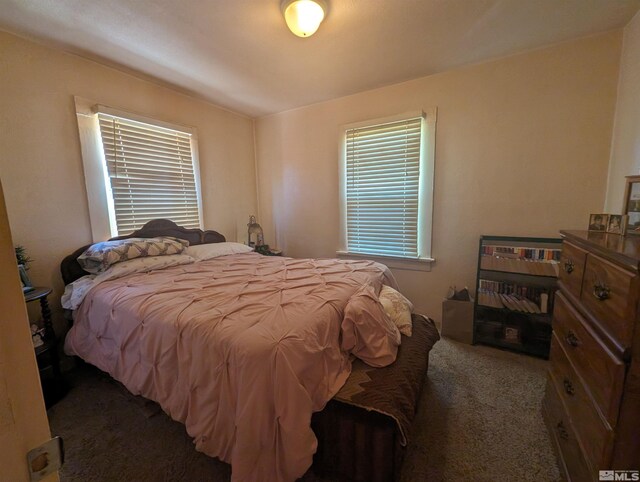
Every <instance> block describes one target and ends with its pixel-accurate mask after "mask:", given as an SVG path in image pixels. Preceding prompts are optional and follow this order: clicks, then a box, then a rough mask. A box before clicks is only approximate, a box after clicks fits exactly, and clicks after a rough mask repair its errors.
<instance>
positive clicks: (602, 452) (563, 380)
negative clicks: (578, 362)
mask: <svg viewBox="0 0 640 482" xmlns="http://www.w3.org/2000/svg"><path fill="white" fill-rule="evenodd" d="M549 358H550V360H551V367H550V375H551V379H552V381H553V383H554V385H555V387H556V390H557V391H558V393H559V394H560V398H561V400H562V402H563V405H564V406H565V407H566V409H567V412H568V413H569V414H570V418H571V424H572V426H573V430H574V432H575V434H576V436H577V438H578V440H579V442H580V445H581V446H582V449H583V450H584V456H585V459H586V460H588V461H589V462H590V465H591V466H592V467H593V468H594V469H604V468H607V467H608V465H609V462H610V459H611V450H612V448H613V432H612V430H611V428H610V427H609V426H608V424H606V423H605V422H603V420H602V419H601V418H600V415H599V414H598V411H597V410H596V407H595V405H594V402H593V400H592V399H591V397H590V396H589V394H588V393H587V391H586V390H585V387H584V385H583V384H582V380H581V379H580V377H578V375H577V374H576V372H575V371H574V369H573V367H572V366H571V363H570V362H569V359H568V358H567V356H566V354H565V353H564V349H563V348H562V347H561V346H560V342H559V341H558V338H557V337H556V336H555V334H554V336H553V338H552V340H551V355H550V357H549Z"/></svg>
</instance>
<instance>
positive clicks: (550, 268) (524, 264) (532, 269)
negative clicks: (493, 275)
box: [480, 254, 560, 277]
mask: <svg viewBox="0 0 640 482" xmlns="http://www.w3.org/2000/svg"><path fill="white" fill-rule="evenodd" d="M480 269H484V270H488V271H505V272H507V273H524V274H532V275H536V276H555V277H557V276H558V275H559V274H560V265H559V264H558V261H556V260H555V259H548V260H547V259H544V260H536V259H532V258H511V257H502V256H499V255H490V254H482V255H481V257H480Z"/></svg>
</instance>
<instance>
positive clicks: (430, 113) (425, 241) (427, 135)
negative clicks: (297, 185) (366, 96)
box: [336, 107, 438, 271]
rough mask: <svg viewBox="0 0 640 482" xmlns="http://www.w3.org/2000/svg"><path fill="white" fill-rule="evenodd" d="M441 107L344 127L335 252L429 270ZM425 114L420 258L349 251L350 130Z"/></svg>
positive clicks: (421, 147) (341, 144) (408, 267)
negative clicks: (338, 239) (337, 239)
mask: <svg viewBox="0 0 640 482" xmlns="http://www.w3.org/2000/svg"><path fill="white" fill-rule="evenodd" d="M437 113H438V110H437V108H436V107H432V108H429V109H424V110H422V111H417V112H416V111H413V112H405V113H403V114H399V115H394V116H390V117H384V118H381V119H370V120H367V121H362V122H357V123H353V124H347V125H343V126H341V128H340V129H341V137H340V155H339V160H340V161H339V171H338V179H339V189H340V247H339V248H338V250H337V252H336V254H337V255H338V256H339V257H347V258H366V259H379V260H380V261H381V262H384V263H385V264H387V265H388V266H389V267H391V268H398V269H408V270H417V271H430V269H431V264H432V263H433V262H434V261H435V258H433V257H432V252H431V247H432V238H433V183H434V177H435V152H436V122H437ZM418 116H422V117H424V122H423V123H422V133H421V139H420V151H421V153H420V181H419V182H420V190H419V193H418V206H419V208H418V233H417V234H418V257H417V258H415V259H412V258H403V257H395V256H383V255H369V254H362V253H353V252H349V251H348V249H347V215H346V214H347V207H346V206H347V186H346V178H347V176H346V165H347V156H346V153H347V148H346V139H347V137H346V136H347V131H348V130H349V129H356V128H359V127H366V126H370V125H375V124H384V123H389V122H395V121H400V120H403V119H409V118H412V117H418Z"/></svg>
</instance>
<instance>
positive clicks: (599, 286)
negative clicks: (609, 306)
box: [593, 281, 611, 301]
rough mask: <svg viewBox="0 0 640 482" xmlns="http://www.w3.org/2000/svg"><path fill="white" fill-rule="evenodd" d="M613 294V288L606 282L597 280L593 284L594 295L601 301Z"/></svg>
mask: <svg viewBox="0 0 640 482" xmlns="http://www.w3.org/2000/svg"><path fill="white" fill-rule="evenodd" d="M610 294H611V289H610V288H609V287H607V285H606V284H604V283H601V282H599V281H596V282H595V283H594V284H593V296H595V297H596V298H597V299H599V300H600V301H604V300H608V299H609V295H610Z"/></svg>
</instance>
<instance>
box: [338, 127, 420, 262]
mask: <svg viewBox="0 0 640 482" xmlns="http://www.w3.org/2000/svg"><path fill="white" fill-rule="evenodd" d="M421 131H422V117H416V118H412V119H406V120H402V121H397V122H390V123H385V124H380V125H373V126H368V127H362V128H357V129H349V130H347V132H346V136H347V139H346V151H347V152H346V171H347V172H346V177H347V182H346V203H347V244H348V250H349V251H351V252H355V253H366V254H378V255H385V256H398V257H407V258H417V257H418V191H419V178H420V139H421Z"/></svg>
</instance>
